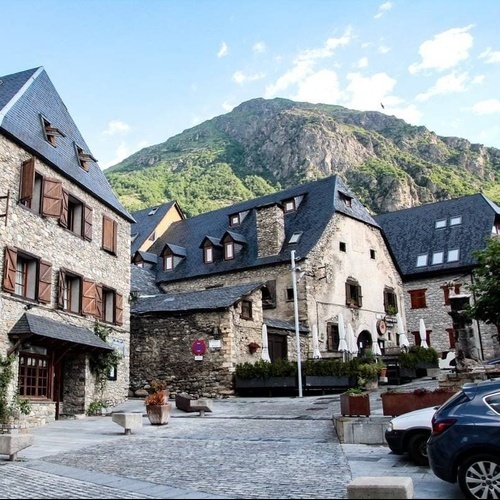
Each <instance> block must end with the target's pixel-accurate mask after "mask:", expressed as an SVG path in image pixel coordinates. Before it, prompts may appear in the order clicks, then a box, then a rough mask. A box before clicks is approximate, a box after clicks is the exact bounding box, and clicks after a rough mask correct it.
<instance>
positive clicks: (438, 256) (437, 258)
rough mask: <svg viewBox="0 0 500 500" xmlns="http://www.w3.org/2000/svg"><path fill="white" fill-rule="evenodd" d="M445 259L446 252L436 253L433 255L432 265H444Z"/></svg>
mask: <svg viewBox="0 0 500 500" xmlns="http://www.w3.org/2000/svg"><path fill="white" fill-rule="evenodd" d="M443 259H444V252H434V253H433V254H432V264H433V265H435V264H442V263H443Z"/></svg>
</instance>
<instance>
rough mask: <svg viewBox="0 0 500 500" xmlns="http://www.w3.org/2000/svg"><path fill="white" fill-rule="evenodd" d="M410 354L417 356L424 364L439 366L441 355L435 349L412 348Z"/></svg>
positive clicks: (415, 346)
mask: <svg viewBox="0 0 500 500" xmlns="http://www.w3.org/2000/svg"><path fill="white" fill-rule="evenodd" d="M408 352H409V353H410V354H413V355H415V357H416V358H417V362H418V361H423V362H424V363H432V364H435V365H437V364H439V355H438V353H437V351H436V349H434V348H433V347H428V348H427V349H425V348H424V347H422V346H417V345H414V346H411V347H410V349H409V351H408Z"/></svg>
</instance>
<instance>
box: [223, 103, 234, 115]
mask: <svg viewBox="0 0 500 500" xmlns="http://www.w3.org/2000/svg"><path fill="white" fill-rule="evenodd" d="M234 108H235V106H234V104H232V103H230V102H228V101H224V102H223V103H222V109H223V110H224V111H226V113H229V111H232V110H233V109H234Z"/></svg>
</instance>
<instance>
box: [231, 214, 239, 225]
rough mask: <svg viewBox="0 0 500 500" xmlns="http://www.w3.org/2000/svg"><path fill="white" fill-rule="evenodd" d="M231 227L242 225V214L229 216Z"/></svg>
mask: <svg viewBox="0 0 500 500" xmlns="http://www.w3.org/2000/svg"><path fill="white" fill-rule="evenodd" d="M229 225H230V226H239V225H240V214H233V215H230V216H229Z"/></svg>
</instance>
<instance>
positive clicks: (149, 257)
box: [137, 250, 158, 264]
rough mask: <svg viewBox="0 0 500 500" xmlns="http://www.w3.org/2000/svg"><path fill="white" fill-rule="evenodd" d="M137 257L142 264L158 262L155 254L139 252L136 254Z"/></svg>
mask: <svg viewBox="0 0 500 500" xmlns="http://www.w3.org/2000/svg"><path fill="white" fill-rule="evenodd" d="M137 255H139V256H140V257H141V259H142V260H143V261H144V262H147V263H149V264H156V263H157V262H158V255H156V254H155V253H151V252H142V251H140V250H139V251H138V252H137Z"/></svg>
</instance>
